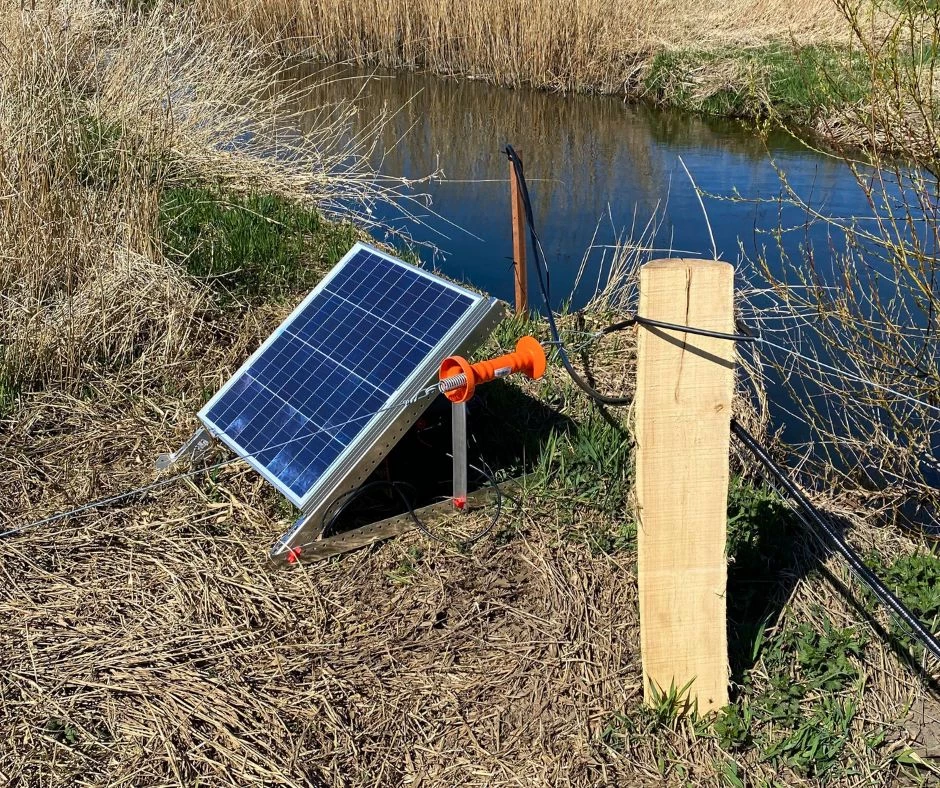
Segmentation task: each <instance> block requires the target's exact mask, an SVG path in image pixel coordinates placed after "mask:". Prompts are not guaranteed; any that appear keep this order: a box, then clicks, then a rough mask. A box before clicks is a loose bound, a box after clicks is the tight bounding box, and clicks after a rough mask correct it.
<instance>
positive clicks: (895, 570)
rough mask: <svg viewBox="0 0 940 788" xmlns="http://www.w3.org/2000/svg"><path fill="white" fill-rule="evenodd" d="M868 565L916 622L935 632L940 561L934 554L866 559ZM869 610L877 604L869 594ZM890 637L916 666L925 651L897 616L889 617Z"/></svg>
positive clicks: (939, 616) (939, 611)
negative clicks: (921, 622)
mask: <svg viewBox="0 0 940 788" xmlns="http://www.w3.org/2000/svg"><path fill="white" fill-rule="evenodd" d="M868 563H869V564H870V565H871V568H872V570H873V571H874V572H875V574H877V575H878V576H879V577H880V578H881V579H882V580H883V581H884V584H885V585H886V586H887V587H888V588H889V589H890V590H891V591H893V592H894V594H895V595H896V596H897V597H898V598H899V599H900V600H901V601H902V602H903V603H904V604H905V605H906V606H907V608H908V609H909V610H910V611H911V612H912V613H913V614H914V616H915V617H916V618H918V619H919V620H920V621H923V622H924V624H926V625H927V629H928V630H930V631H931V632H936V631H937V625H938V622H940V558H938V557H937V555H936V553H935V552H933V550H920V551H918V552H916V553H914V554H913V555H902V556H899V557H898V558H895V559H894V561H892V562H890V563H886V562H885V561H884V559H883V558H882V557H881V556H878V555H873V556H870V557H869V560H868ZM866 593H867V595H868V600H869V604H870V606H871V607H872V608H875V607H877V606H878V602H877V601H876V600H875V597H874V595H873V594H871V593H870V592H866ZM891 634H892V635H893V637H894V638H895V641H896V643H897V644H898V645H899V646H900V647H901V648H903V649H906V650H907V651H908V652H909V653H910V654H911V655H912V656H913V657H914V658H915V659H916V660H917V661H918V662H919V661H920V658H921V656H922V655H923V651H924V647H923V646H922V645H921V644H920V642H919V641H917V640H916V639H915V638H914V637H912V636H911V634H910V631H909V630H908V628H907V626H906V625H905V624H903V623H902V622H901V621H900V620H899V619H898V618H897V617H896V616H892V617H891Z"/></svg>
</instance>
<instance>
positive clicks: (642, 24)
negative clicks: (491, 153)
mask: <svg viewBox="0 0 940 788" xmlns="http://www.w3.org/2000/svg"><path fill="white" fill-rule="evenodd" d="M197 5H199V7H201V8H202V9H203V10H204V11H205V12H207V13H208V14H209V15H210V16H213V17H216V18H219V17H221V18H225V19H229V20H238V21H239V22H240V23H241V24H242V25H243V29H244V30H245V31H247V32H248V33H249V35H251V36H252V37H253V38H254V40H255V41H257V42H259V43H264V44H268V45H272V46H274V47H276V48H277V49H278V50H279V51H281V52H283V53H290V54H300V55H304V56H306V57H314V58H319V59H325V60H330V61H354V62H357V63H372V64H378V65H382V66H392V67H399V66H403V67H407V68H427V69H431V70H433V71H435V72H438V73H442V74H460V75H464V76H470V77H474V78H483V79H487V80H490V81H493V82H496V83H499V84H502V85H510V86H517V85H534V86H537V87H541V88H548V89H553V90H582V91H599V92H605V93H625V92H627V93H629V92H632V91H633V90H634V89H635V86H636V84H637V82H638V81H639V80H640V78H641V77H642V74H643V73H644V70H645V69H646V68H647V67H648V66H649V64H650V61H651V59H652V56H653V55H654V54H655V53H656V52H657V51H660V50H662V49H703V48H705V49H716V48H719V49H720V48H723V47H727V46H735V47H741V46H749V47H750V46H755V45H759V44H760V43H763V42H766V41H769V40H773V39H784V40H788V41H789V40H791V39H795V40H798V41H800V42H805V43H815V42H820V41H827V42H828V41H832V40H834V39H837V38H839V37H844V36H845V24H844V20H843V19H842V17H841V15H839V13H838V11H837V10H836V9H835V7H834V6H833V5H832V4H831V3H828V2H825V0H802V1H801V2H798V3H793V2H783V0H733V2H720V1H719V0H706V2H704V3H687V2H676V0H629V2H617V1H616V0H560V1H558V2H555V1H553V0H534V2H521V0H485V1H484V2H477V3H474V2H468V1H467V0H445V1H444V2H432V1H431V0H390V2H377V1H376V0H354V1H353V2H332V1H331V0H299V2H285V0H200V2H199V3H198V4H197Z"/></svg>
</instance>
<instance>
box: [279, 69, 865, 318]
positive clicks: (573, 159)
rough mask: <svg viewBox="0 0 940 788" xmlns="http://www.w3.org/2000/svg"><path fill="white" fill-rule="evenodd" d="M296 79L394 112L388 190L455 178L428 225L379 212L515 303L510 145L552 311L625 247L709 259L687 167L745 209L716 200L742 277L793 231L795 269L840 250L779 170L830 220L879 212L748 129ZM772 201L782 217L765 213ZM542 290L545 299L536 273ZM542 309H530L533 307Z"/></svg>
mask: <svg viewBox="0 0 940 788" xmlns="http://www.w3.org/2000/svg"><path fill="white" fill-rule="evenodd" d="M294 77H295V78H301V79H303V78H307V79H310V80H311V81H319V80H322V79H324V77H329V78H332V80H333V81H332V82H331V83H330V84H328V85H327V86H325V87H320V88H317V89H316V91H314V92H313V93H311V95H310V105H311V108H313V107H316V106H321V105H322V104H323V103H326V102H329V101H331V100H336V99H338V98H344V97H345V98H352V97H355V98H356V101H357V104H358V105H359V106H360V107H361V114H362V117H363V119H364V122H365V121H366V120H368V119H371V118H373V117H374V116H375V115H377V114H379V113H381V112H382V111H386V112H393V113H395V114H394V116H393V117H392V118H391V119H390V121H389V122H388V123H387V124H386V126H385V128H384V131H383V133H382V137H381V142H380V144H379V146H378V147H377V149H376V151H375V153H374V155H373V156H372V161H373V164H374V165H375V166H376V167H377V168H378V169H379V170H380V171H381V172H382V173H384V174H387V175H394V176H403V177H407V178H412V179H418V178H422V177H424V176H427V175H429V174H430V173H433V172H435V171H437V170H442V171H443V173H444V176H445V177H444V179H443V180H441V181H432V182H426V183H422V184H420V185H418V186H416V187H415V191H416V192H425V193H427V194H429V195H430V197H431V205H430V208H429V209H427V210H424V209H421V207H420V206H418V205H413V206H411V209H412V210H414V211H416V212H418V213H420V214H421V215H422V217H423V222H424V225H416V224H415V223H414V222H411V221H408V220H405V219H403V218H401V217H400V216H398V215H396V214H395V213H394V211H392V210H389V209H380V210H381V211H382V212H381V213H380V218H382V219H384V220H385V221H386V222H388V223H389V224H391V225H393V226H395V227H397V228H400V229H402V230H404V231H406V232H407V233H409V234H410V235H411V236H412V237H413V238H414V239H415V240H416V241H419V242H428V243H431V244H434V245H435V246H436V247H437V248H438V249H439V250H440V252H439V254H437V255H435V256H432V254H431V253H430V252H422V256H423V257H425V258H426V260H428V261H431V260H432V259H433V262H434V263H435V265H437V266H438V267H439V268H440V269H441V270H443V271H444V272H446V273H447V274H449V275H451V276H455V277H458V278H461V279H465V280H468V281H470V282H472V283H473V284H475V285H477V286H478V287H481V288H483V289H485V290H487V291H488V292H490V293H491V294H493V295H495V296H498V297H500V298H504V299H507V300H509V299H511V298H512V295H513V287H512V273H511V267H510V265H511V264H510V259H511V254H512V246H511V229H510V213H509V193H508V180H507V178H508V163H507V160H506V156H505V154H504V153H503V149H504V147H505V145H506V143H511V144H512V145H513V146H514V147H515V148H516V149H517V150H519V151H520V152H521V155H522V157H523V159H524V161H525V167H526V176H527V178H528V179H529V182H530V190H531V193H532V201H533V208H534V212H535V220H536V223H537V226H538V229H539V232H540V235H541V238H542V243H543V246H544V249H545V252H546V255H547V258H548V260H549V263H550V265H551V269H552V294H553V300H554V301H556V302H561V301H562V300H564V299H566V298H568V297H569V296H570V295H571V293H572V288H573V286H574V284H575V279H576V275H577V271H578V269H579V267H580V265H581V262H582V259H583V258H584V255H585V253H587V254H588V255H589V257H588V267H587V270H586V272H585V276H584V278H583V280H582V283H581V286H580V287H579V289H578V291H577V293H575V294H574V298H573V301H574V304H575V306H580V305H581V304H583V302H584V301H585V300H586V299H587V298H588V297H589V296H590V295H591V293H592V292H593V291H594V288H595V284H596V282H597V280H598V274H599V273H600V274H601V275H602V276H603V274H604V271H603V270H602V269H603V266H604V264H605V260H609V257H610V252H609V245H610V244H612V243H614V242H615V240H616V239H617V237H618V236H625V237H630V236H632V237H633V238H634V239H636V240H638V241H639V240H642V241H643V242H644V245H646V246H652V247H654V248H655V249H656V250H657V251H656V252H654V256H658V257H663V256H668V255H669V254H674V255H676V256H690V257H692V256H704V257H710V256H711V249H712V242H711V239H710V237H709V232H708V227H707V225H706V221H705V218H704V216H703V213H702V209H701V207H700V205H699V202H698V199H697V197H696V194H695V190H694V188H693V186H692V184H691V183H690V180H689V177H688V176H687V175H686V173H685V171H684V170H683V168H682V166H681V164H680V158H681V160H682V161H684V162H685V166H686V167H687V168H688V170H689V172H690V173H691V176H692V178H693V179H694V181H695V183H696V184H697V185H698V187H699V188H700V189H703V190H704V191H706V192H709V193H713V194H715V195H719V196H721V197H724V198H730V197H732V196H733V195H734V194H735V193H737V194H739V195H740V196H741V197H744V198H746V199H747V201H746V202H743V201H729V200H728V199H715V198H712V199H709V198H706V199H705V208H706V211H707V214H708V219H709V221H710V223H711V228H712V232H713V234H714V240H715V245H716V247H717V249H718V254H719V256H720V258H721V259H724V260H728V261H731V262H735V263H736V264H738V265H739V266H741V267H742V273H743V269H744V268H745V267H746V264H745V261H744V258H752V259H753V258H754V257H756V255H757V254H758V252H760V250H761V249H764V248H767V250H768V256H769V257H770V258H771V259H777V257H778V254H777V252H776V249H775V246H776V244H775V243H774V241H773V240H772V238H770V237H768V236H767V235H766V233H767V232H769V231H772V230H773V229H774V228H776V227H778V226H781V225H782V226H784V227H787V228H789V231H788V232H787V233H786V234H785V236H784V248H785V249H787V251H788V252H789V253H791V254H792V255H793V256H795V257H798V256H799V254H800V247H801V245H803V244H806V243H807V242H810V243H812V244H813V245H814V246H815V247H816V248H817V250H822V251H823V252H825V250H826V249H828V248H829V246H830V242H831V239H830V238H829V231H828V230H827V229H826V227H825V226H823V225H817V226H815V227H811V228H809V229H807V228H806V227H805V218H806V217H805V215H804V214H803V213H802V212H801V211H799V210H798V209H796V208H794V207H792V206H785V207H781V205H780V204H778V203H777V202H775V198H777V197H778V196H779V195H780V193H781V182H780V177H779V174H778V169H777V168H779V169H780V170H782V171H784V172H785V173H786V175H787V178H788V180H789V183H790V185H791V186H792V187H793V188H794V189H795V190H796V191H797V192H798V193H800V195H801V196H802V197H803V198H804V199H805V200H807V201H808V202H810V203H811V204H812V205H813V207H814V208H816V209H818V210H819V211H820V212H822V213H825V214H826V215H831V216H838V217H848V216H857V215H863V214H867V213H868V210H869V209H868V205H867V204H866V201H865V198H864V195H863V194H862V192H861V191H860V189H859V188H858V186H857V185H856V182H855V180H854V178H853V176H852V174H851V173H850V172H849V170H848V168H847V167H846V166H845V165H844V164H843V163H842V162H841V161H839V160H837V159H834V158H832V157H828V156H824V155H822V154H820V153H817V152H814V151H812V150H810V149H808V148H807V147H805V146H804V145H802V144H801V143H799V142H798V141H796V140H795V139H794V138H793V137H792V136H791V135H789V134H787V133H785V132H775V133H771V134H770V136H769V137H768V138H766V139H760V138H759V137H758V136H757V135H756V134H754V133H753V132H751V131H749V130H748V129H747V128H746V127H745V126H743V125H742V124H740V123H738V122H736V121H726V120H718V119H710V118H702V117H697V116H692V115H689V114H685V113H679V112H674V111H666V110H660V109H654V108H651V107H647V106H637V105H632V104H627V103H624V102H623V101H622V100H620V99H617V98H612V97H605V96H579V95H567V96H563V95H558V94H549V93H544V92H539V91H534V90H525V89H521V90H507V89H504V88H497V87H493V86H490V85H487V84H484V83H482V82H474V81H467V80H457V79H441V78H438V77H433V76H429V75H423V74H414V73H408V72H404V73H375V72H363V71H353V70H349V69H346V68H341V69H340V68H335V69H329V70H326V71H324V70H323V69H317V70H316V71H315V72H307V74H306V77H305V75H304V74H303V72H298V73H296V74H295V75H294ZM313 114H314V110H313V109H311V115H313ZM759 200H763V201H770V202H760V203H755V202H754V201H759ZM651 219H652V220H653V221H655V222H656V223H657V224H658V229H657V230H656V232H655V235H654V236H650V234H649V233H648V232H647V233H644V228H645V227H646V226H647V223H648V222H650V221H651ZM641 236H642V238H641ZM530 265H531V261H530ZM530 282H532V283H533V284H532V287H534V280H533V279H532V274H531V272H530ZM536 296H537V293H535V292H533V293H532V294H531V299H532V301H533V303H534V304H537V303H538V301H537V298H536ZM556 305H557V304H556Z"/></svg>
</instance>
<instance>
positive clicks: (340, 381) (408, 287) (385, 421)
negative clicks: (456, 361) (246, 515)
mask: <svg viewBox="0 0 940 788" xmlns="http://www.w3.org/2000/svg"><path fill="white" fill-rule="evenodd" d="M494 303H495V302H494V299H490V298H487V297H485V296H481V295H478V294H476V293H472V292H470V291H469V290H466V289H464V288H462V287H459V286H457V285H454V284H452V283H450V282H447V281H445V280H443V279H441V278H439V277H437V276H434V275H433V274H430V273H428V272H427V271H423V270H421V269H420V268H416V267H415V266H412V265H409V264H407V263H405V262H403V261H401V260H397V259H395V258H393V257H390V256H388V255H386V254H384V253H382V252H380V251H378V250H377V249H373V248H372V247H369V246H366V245H365V244H361V243H360V244H356V245H355V246H354V247H353V248H352V249H351V250H350V251H349V253H348V254H347V255H346V256H345V257H344V258H343V259H342V260H341V261H340V262H339V263H338V264H337V265H336V266H335V267H334V268H333V270H332V271H331V272H330V273H329V274H328V275H327V276H326V277H325V278H324V279H323V281H322V282H321V283H320V284H319V285H318V286H317V287H316V288H315V289H314V290H313V291H312V292H311V293H310V294H309V295H308V296H307V297H306V298H305V299H304V300H303V302H302V303H301V304H300V305H299V306H298V307H297V309H295V310H294V312H293V313H291V315H289V316H288V318H287V319H286V320H285V321H284V322H283V323H282V324H281V325H280V326H279V327H278V329H277V330H276V331H275V332H274V333H273V334H272V335H271V336H270V337H269V338H268V339H267V340H266V341H265V342H264V344H262V345H261V347H260V348H258V350H257V351H256V352H255V353H254V354H253V355H252V356H251V357H250V358H249V359H248V361H246V362H245V364H244V365H243V366H242V367H241V369H239V370H238V372H236V373H235V375H233V376H232V378H231V379H230V380H229V381H228V382H227V383H226V384H225V385H224V386H223V387H222V388H221V389H220V390H219V392H218V393H217V394H216V395H215V396H214V397H213V398H212V399H210V400H209V402H208V403H206V405H205V407H204V408H203V409H202V411H200V413H199V417H200V419H201V420H202V422H203V423H204V424H205V425H206V427H207V429H208V430H209V431H210V433H212V434H213V435H214V436H215V437H217V438H219V439H220V440H222V441H223V442H225V443H226V444H228V445H229V446H230V447H231V448H232V449H233V450H234V451H235V452H237V453H238V454H240V455H242V456H243V457H244V458H245V459H246V461H247V462H248V463H250V464H251V465H252V466H253V467H254V468H255V469H256V470H257V471H258V472H259V473H261V474H262V475H263V476H264V477H265V478H266V479H267V480H268V481H270V482H271V483H272V484H273V485H274V486H275V487H277V488H278V489H279V490H280V491H281V493H283V494H284V495H285V496H286V497H287V498H288V500H290V501H291V502H292V503H294V504H295V505H296V506H298V507H299V508H301V509H305V510H306V509H308V508H309V507H310V505H311V504H315V503H316V502H317V500H318V499H319V498H322V497H323V495H324V494H325V493H328V492H330V491H331V490H332V491H335V489H336V486H337V484H338V482H339V481H341V480H342V478H343V477H344V476H345V475H348V472H349V469H350V468H351V467H352V466H353V465H354V464H355V463H356V462H357V461H358V460H359V459H360V458H361V456H362V454H363V452H364V451H365V450H366V449H368V448H370V447H371V446H372V445H373V444H374V443H375V441H376V439H377V436H378V435H379V434H380V433H381V432H382V429H383V427H385V428H387V427H388V425H390V424H391V423H392V422H393V421H394V418H395V415H396V414H395V413H394V412H393V411H395V410H396V409H397V410H399V411H400V410H401V408H397V406H398V404H399V403H402V402H404V401H407V400H408V399H409V398H410V397H413V396H414V395H415V394H417V393H419V392H420V391H421V390H423V388H424V387H425V386H426V385H427V384H428V382H429V381H430V380H431V378H432V377H433V375H434V372H435V371H436V369H437V365H438V364H439V363H440V361H441V360H442V359H443V358H444V357H446V356H448V355H450V354H451V353H453V352H455V350H457V349H458V347H460V346H461V344H462V343H463V342H464V341H465V340H466V339H467V338H468V336H469V335H470V334H471V333H472V331H473V329H474V328H476V327H477V325H478V324H479V323H480V322H481V321H482V320H483V319H484V318H485V317H487V316H488V315H489V314H490V312H491V311H492V308H493V304H494Z"/></svg>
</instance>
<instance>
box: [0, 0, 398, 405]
mask: <svg viewBox="0 0 940 788" xmlns="http://www.w3.org/2000/svg"><path fill="white" fill-rule="evenodd" d="M0 10H2V13H0V41H2V42H3V43H2V47H3V50H2V56H0V184H2V185H0V193H2V198H0V249H2V252H0V395H2V396H5V397H6V398H7V399H9V397H10V396H11V394H10V392H12V391H14V390H15V389H16V388H17V387H19V386H21V385H23V384H31V383H42V382H49V381H58V382H60V383H64V384H67V385H71V384H72V383H74V382H75V381H76V380H78V379H79V378H81V377H82V371H83V370H87V369H89V368H113V367H116V366H121V365H125V364H128V363H138V362H139V363H141V364H143V365H144V366H147V367H150V368H152V367H153V366H154V365H156V366H160V365H162V364H164V363H171V362H172V361H173V360H174V359H176V358H177V357H178V356H179V355H180V354H181V353H185V352H187V350H188V349H189V348H190V346H191V345H192V344H193V343H194V342H195V343H196V344H198V340H196V339H195V338H194V336H193V335H192V332H193V331H195V330H196V329H195V328H194V325H195V324H194V323H193V320H194V318H195V316H196V315H198V314H200V313H201V311H202V310H203V308H204V306H205V304H204V294H203V293H202V292H201V290H200V287H199V286H198V285H196V284H194V283H193V282H192V281H189V280H188V279H187V278H186V277H184V276H183V274H182V272H181V271H179V270H177V269H175V268H174V267H173V266H171V265H169V264H168V263H167V262H166V261H165V260H164V259H163V258H162V256H161V253H160V249H161V242H160V241H161V239H160V237H159V221H158V218H159V203H160V195H161V192H162V190H163V189H165V188H166V187H168V186H173V185H180V184H193V183H199V184H209V185H220V186H224V187H225V188H227V189H232V190H236V191H256V192H264V193H269V194H277V195H281V196H285V197H288V198H290V199H293V200H297V201H300V202H302V203H304V204H307V205H310V206H311V207H316V208H317V209H318V210H320V211H323V212H326V213H330V212H340V211H341V212H343V214H344V215H349V214H350V213H354V212H355V211H356V206H358V207H359V210H360V211H361V216H362V218H363V220H364V221H368V212H369V206H370V204H371V203H372V202H374V201H375V200H378V199H383V198H384V197H385V196H386V195H387V194H388V190H389V189H394V188H395V184H393V183H390V182H388V181H383V180H381V179H379V178H377V177H376V176H375V175H374V174H373V173H371V172H370V171H369V170H368V168H367V167H365V164H364V163H365V161H366V159H367V156H368V153H369V142H370V139H371V136H370V135H371V133H372V131H373V130H374V128H375V127H374V126H373V124H372V123H371V122H363V121H362V119H360V118H357V117H356V110H355V108H354V107H353V106H352V105H350V104H349V103H348V102H338V103H334V104H331V105H329V106H323V107H322V108H321V109H320V110H319V111H318V113H317V117H316V119H315V122H313V123H310V124H309V125H308V126H307V127H306V129H305V130H304V131H303V132H288V131H282V130H281V129H282V128H286V125H285V126H282V125H280V124H286V121H287V119H288V118H289V116H290V113H291V110H290V106H291V99H292V96H291V93H290V91H283V90H281V91H276V90H274V89H273V86H274V85H275V83H276V73H275V71H274V67H273V66H272V65H271V64H269V63H267V62H264V61H262V60H261V59H260V58H259V56H258V54H257V52H253V51H251V50H250V49H249V48H248V47H247V46H244V45H242V44H240V43H237V37H236V36H233V35H232V34H231V30H230V28H229V27H228V26H226V25H224V24H221V23H219V24H208V23H206V22H205V21H204V20H197V19H196V17H195V16H194V14H193V13H192V12H191V11H189V10H187V9H180V8H177V7H171V6H169V5H164V4H162V3H158V4H157V5H156V6H155V7H154V8H153V9H152V11H151V12H149V13H148V14H146V15H144V16H143V17H140V16H137V15H131V14H130V13H127V12H124V11H122V10H120V9H118V8H115V7H114V6H112V5H110V4H104V3H95V2H90V1H88V2H77V3H72V4H58V3H39V4H33V5H23V4H20V3H18V2H10V1H8V0H4V2H3V3H2V9H0ZM354 120H355V121H356V128H355V129H353V128H352V123H353V121H354Z"/></svg>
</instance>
